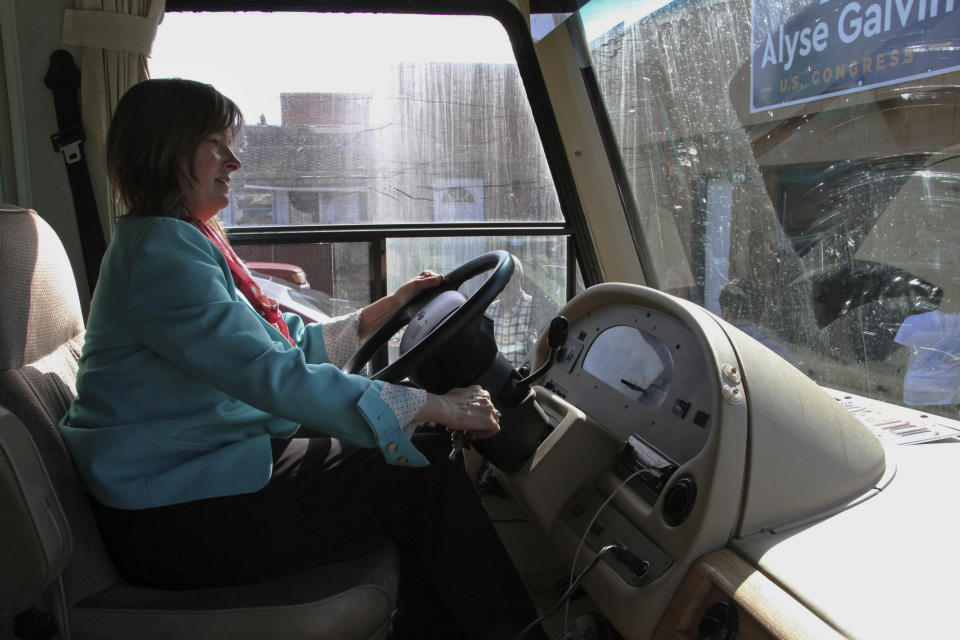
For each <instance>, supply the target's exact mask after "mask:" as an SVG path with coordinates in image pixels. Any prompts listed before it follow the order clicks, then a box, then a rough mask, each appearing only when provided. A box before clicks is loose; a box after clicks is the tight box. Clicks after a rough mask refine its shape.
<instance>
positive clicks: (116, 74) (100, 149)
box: [63, 0, 165, 242]
mask: <svg viewBox="0 0 960 640" xmlns="http://www.w3.org/2000/svg"><path fill="white" fill-rule="evenodd" d="M164 2H165V0H76V7H77V8H76V9H67V10H66V11H65V13H64V16H63V43H64V44H67V45H75V46H79V47H80V48H81V49H80V82H81V85H80V110H81V112H82V113H81V115H82V118H83V130H84V133H85V134H86V140H85V141H84V149H85V150H86V153H87V166H88V167H89V169H90V179H91V181H92V182H93V191H94V193H95V194H96V198H97V208H98V210H99V211H100V224H101V225H102V226H103V230H104V237H105V238H106V239H107V241H108V242H109V241H110V237H111V236H112V234H113V223H114V221H115V220H116V218H117V216H118V215H120V214H121V213H122V212H121V211H118V210H117V209H118V207H119V205H118V204H117V203H116V201H115V199H114V197H113V188H112V187H111V185H110V180H109V178H108V177H107V163H106V140H107V128H108V126H109V125H110V118H111V117H112V115H113V112H114V110H115V109H116V107H117V103H118V102H119V101H120V98H121V96H123V94H124V93H125V92H126V91H127V89H129V88H130V87H132V86H133V85H135V84H136V83H138V82H140V81H141V80H146V79H147V77H148V72H147V56H148V55H149V54H150V47H151V46H152V45H153V38H154V35H155V34H156V31H157V25H158V24H159V23H160V19H161V17H162V16H163V7H164Z"/></svg>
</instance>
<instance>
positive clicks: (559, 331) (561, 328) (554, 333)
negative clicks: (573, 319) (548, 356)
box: [547, 316, 570, 349]
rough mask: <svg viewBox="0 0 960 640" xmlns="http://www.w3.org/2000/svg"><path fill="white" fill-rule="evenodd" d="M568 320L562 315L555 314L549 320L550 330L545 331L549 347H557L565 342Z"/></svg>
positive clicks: (568, 327) (568, 326)
mask: <svg viewBox="0 0 960 640" xmlns="http://www.w3.org/2000/svg"><path fill="white" fill-rule="evenodd" d="M569 329H570V321H569V320H567V319H566V318H564V317H563V316H557V317H556V318H554V319H553V320H551V321H550V330H549V331H548V332H547V344H549V345H550V348H551V349H559V348H560V347H562V346H563V345H565V344H566V343H567V331H568V330H569Z"/></svg>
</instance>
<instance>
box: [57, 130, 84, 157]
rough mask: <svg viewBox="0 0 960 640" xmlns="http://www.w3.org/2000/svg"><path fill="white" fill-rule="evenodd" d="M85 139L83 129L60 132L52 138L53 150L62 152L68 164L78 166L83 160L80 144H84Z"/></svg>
mask: <svg viewBox="0 0 960 640" xmlns="http://www.w3.org/2000/svg"><path fill="white" fill-rule="evenodd" d="M83 139H84V136H83V129H81V128H80V127H76V128H74V129H70V130H69V131H63V132H60V131H58V132H57V133H55V134H53V135H51V136H50V142H51V143H53V150H54V151H62V152H63V160H64V162H66V163H67V164H76V163H78V162H80V161H81V160H83V154H82V153H81V152H80V143H81V142H83Z"/></svg>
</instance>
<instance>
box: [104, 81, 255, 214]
mask: <svg viewBox="0 0 960 640" xmlns="http://www.w3.org/2000/svg"><path fill="white" fill-rule="evenodd" d="M242 126H243V115H242V114H241V113H240V109H239V107H237V105H236V104H235V103H234V102H233V101H232V100H230V99H229V98H227V97H226V96H224V95H223V94H221V93H220V92H219V91H217V90H216V89H214V88H213V87H212V86H211V85H209V84H204V83H202V82H196V81H194V80H184V79H182V78H164V79H157V80H145V81H143V82H140V83H138V84H135V85H134V86H133V87H131V88H130V89H129V90H128V91H127V92H126V93H125V94H124V95H123V97H122V98H121V99H120V103H119V104H118V105H117V109H116V111H115V112H114V114H113V119H112V120H111V122H110V129H109V131H108V132H107V173H108V175H109V176H110V181H111V182H112V183H113V185H114V187H116V189H117V192H118V196H119V198H120V201H121V202H123V204H124V206H125V207H126V208H127V211H128V212H129V213H130V214H131V215H153V216H168V217H173V218H184V217H185V216H186V215H187V211H186V208H185V207H184V204H183V195H182V193H181V189H180V176H181V171H182V167H183V166H185V163H184V160H187V161H188V162H187V163H186V166H188V167H189V171H190V172H191V175H190V176H188V177H190V178H193V177H194V176H193V175H192V173H193V164H192V156H193V153H194V152H195V151H196V149H197V147H198V146H200V144H201V143H202V142H203V141H204V140H205V139H206V138H207V136H209V135H210V134H212V133H217V132H220V131H229V132H230V134H231V136H236V135H237V133H238V132H239V131H240V128H241V127H242Z"/></svg>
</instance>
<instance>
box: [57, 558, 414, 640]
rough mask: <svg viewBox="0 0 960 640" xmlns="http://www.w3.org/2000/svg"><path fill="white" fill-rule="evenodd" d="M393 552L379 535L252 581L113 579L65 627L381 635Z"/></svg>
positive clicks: (156, 634)
mask: <svg viewBox="0 0 960 640" xmlns="http://www.w3.org/2000/svg"><path fill="white" fill-rule="evenodd" d="M397 558H398V555H397V550H396V547H395V545H394V543H393V542H391V541H386V540H385V541H384V542H383V543H382V544H381V545H380V546H379V547H378V548H376V549H375V550H373V551H371V552H370V553H368V554H365V555H363V556H360V557H357V558H353V559H350V560H344V561H342V562H338V563H334V564H329V565H324V566H321V567H318V568H316V569H312V570H310V571H304V572H301V573H298V574H295V575H291V576H288V577H285V578H278V579H276V580H270V581H267V582H262V583H259V584H255V585H244V586H236V587H227V588H218V589H196V590H186V591H161V590H155V589H144V588H140V587H134V586H129V585H123V586H117V587H113V588H110V589H107V590H106V591H103V592H101V593H98V594H96V595H94V596H91V597H89V598H87V599H85V600H84V601H82V602H80V603H78V604H77V605H76V606H75V607H73V608H72V609H71V611H70V628H71V632H72V635H73V638H74V640H85V639H88V638H89V639H98V640H112V639H114V638H117V639H119V638H124V639H126V638H143V639H150V638H173V637H176V638H188V637H195V638H270V639H279V638H309V637H316V638H324V639H326V638H330V639H339V638H343V639H347V638H351V639H353V638H365V639H366V638H384V637H386V634H387V632H388V630H389V621H390V619H391V616H392V613H393V610H394V603H395V602H396V598H397V576H398V572H399V567H398V560H397ZM355 585H360V586H355Z"/></svg>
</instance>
